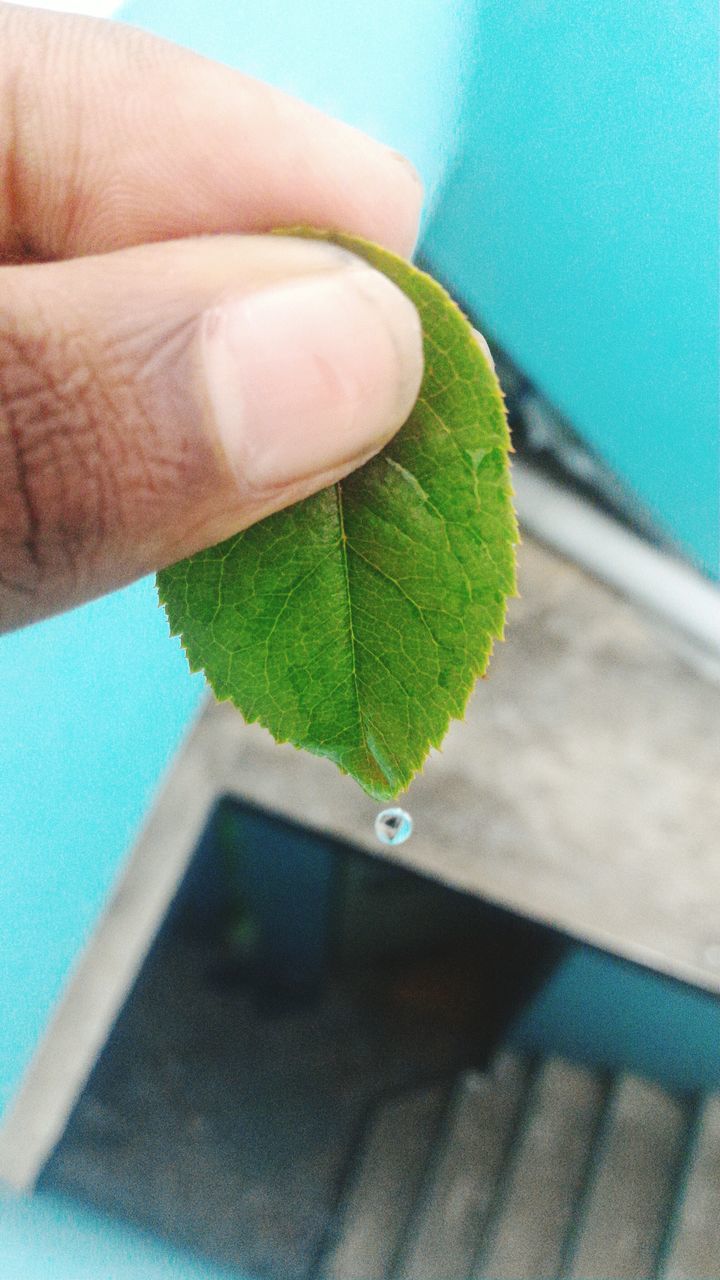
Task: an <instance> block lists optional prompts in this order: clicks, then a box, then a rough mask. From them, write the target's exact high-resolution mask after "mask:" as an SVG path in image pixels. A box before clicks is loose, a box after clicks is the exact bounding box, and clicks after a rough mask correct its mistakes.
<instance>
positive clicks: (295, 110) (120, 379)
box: [0, 3, 422, 630]
mask: <svg viewBox="0 0 720 1280" xmlns="http://www.w3.org/2000/svg"><path fill="white" fill-rule="evenodd" d="M0 174H2V175H3V179H2V184H1V185H0V264H2V265H0V630H7V629H9V628H12V627H15V626H20V625H23V624H24V623H27V622H30V621H33V620H34V619H36V618H40V617H43V616H45V615H46V614H49V613H52V612H54V611H56V610H58V609H62V608H66V607H69V606H71V605H74V604H77V603H79V602H80V601H82V600H85V599H88V598H90V597H92V596H94V595H98V594H100V593H102V592H104V591H108V590H111V589H113V588H115V587H118V586H120V585H122V584H124V583H126V582H129V581H130V580H132V579H133V578H135V577H138V576H140V575H141V574H144V573H146V572H148V571H150V570H153V569H157V568H159V567H161V566H163V565H165V564H168V563H171V562H172V561H174V560H178V559H180V558H181V557H183V556H185V555H188V554H190V553H191V552H193V551H196V550H198V549H200V548H201V547H204V546H208V545H211V544H213V543H215V542H218V541H220V540H221V539H222V538H225V537H228V536H229V535H230V534H232V533H234V532H235V531H237V530H238V529H241V528H245V527H246V526H248V525H250V524H252V523H253V522H254V521H256V520H259V519H261V518H262V517H263V516H265V515H268V514H269V513H270V512H272V511H275V510H277V509H279V508H281V507H284V506H287V505H288V504H289V503H292V502H295V501H297V500H298V499H300V498H302V497H305V496H307V495H308V494H309V493H312V492H314V491H315V490H317V489H320V488H322V487H323V486H325V485H327V484H330V483H332V482H333V481H335V480H337V479H339V478H340V477H341V476H343V475H345V474H347V472H349V471H351V470H352V469H353V468H354V467H356V466H359V465H360V464H361V463H362V462H364V461H366V460H367V458H369V457H371V456H372V455H373V454H374V453H376V452H377V451H378V450H379V449H380V448H381V447H382V446H383V444H384V443H385V442H386V441H387V440H388V439H389V438H390V437H391V436H392V434H393V433H394V432H395V431H396V430H397V428H398V427H399V426H401V424H402V422H403V421H404V420H405V418H406V417H407V416H408V414H409V412H410V409H411V407H412V405H413V403H414V400H415V399H416V397H417V393H418V390H419V386H420V380H421V376H422V342H421V333H420V324H419V320H418V316H417V313H416V312H415V309H414V307H413V306H412V304H411V303H410V302H409V301H408V299H407V298H406V297H405V296H404V294H402V293H401V292H400V291H399V290H398V289H397V288H396V287H395V285H393V284H391V283H390V281H388V280H387V279H386V277H385V276H383V275H381V274H380V273H378V272H376V271H374V270H373V269H372V268H370V267H369V266H368V265H367V264H365V263H364V262H361V261H360V260H359V259H357V258H355V257H353V256H352V255H350V254H347V253H345V252H344V251H343V250H340V249H339V248H337V247H335V246H333V245H330V244H327V243H322V242H317V241H303V240H300V239H291V238H282V237H277V236H268V235H264V234H263V233H264V232H267V231H269V230H271V229H272V228H273V227H278V226H292V225H296V224H305V225H311V226H319V227H334V228H339V229H342V230H345V231H349V232H354V233H356V234H358V235H362V236H365V237H367V238H369V239H372V240H377V241H380V242H381V243H384V244H386V245H387V246H388V247H389V248H392V249H394V250H396V251H397V252H399V253H409V252H410V251H411V249H412V246H413V243H414V239H415V235H416V231H417V219H418V213H419V206H420V200H421V192H420V187H419V183H418V181H417V179H416V177H415V176H414V173H413V171H412V170H411V168H410V166H409V165H407V164H406V163H405V162H404V161H403V159H402V158H401V157H399V156H397V155H396V154H395V153H394V152H392V151H389V150H388V149H386V148H385V147H383V146H381V145H380V144H378V143H375V142H373V141H371V140H370V139H369V138H366V137H365V136H364V135H363V134H360V133H358V132H357V131H356V130H353V129H350V128H349V127H348V126H345V125H342V124H340V123H338V122H336V121H333V120H330V119H328V118H327V117H325V116H323V115H322V114H321V113H319V112H317V111H315V110H313V109H312V108H310V107H307V106H305V105H303V104H301V103H299V102H296V101H294V100H292V99H290V98H288V97H286V96H285V95H283V94H281V93H280V92H278V91H276V90H274V89H271V88H269V87H268V86H266V85H263V84H260V83H258V82H256V81H253V80H250V79H248V78H246V77H244V76H241V75H239V74H238V73H236V72H233V71H230V70H229V69H227V68H225V67H221V66H218V65H215V64H213V63H211V62H208V61H206V60H205V59H202V58H199V57H197V56H195V55H194V54H192V53H189V52H187V51H185V50H181V49H179V48H176V47H174V46H172V45H170V44H167V43H166V42H164V41H161V40H157V39H155V38H153V37H151V36H148V35H145V34H142V33H140V32H138V31H134V30H132V29H131V28H128V27H124V26H120V25H114V24H111V23H106V22H100V21H94V20H91V19H85V18H75V17H68V16H64V15H63V16H61V15H56V14H49V13H44V12H40V11H36V10H25V9H21V8H16V7H15V6H12V5H7V4H3V3H0ZM241 233H242V234H241Z"/></svg>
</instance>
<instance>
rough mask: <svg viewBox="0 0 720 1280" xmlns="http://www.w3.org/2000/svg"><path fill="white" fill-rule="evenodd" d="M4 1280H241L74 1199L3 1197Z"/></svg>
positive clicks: (0, 1242)
mask: <svg viewBox="0 0 720 1280" xmlns="http://www.w3.org/2000/svg"><path fill="white" fill-rule="evenodd" d="M0 1268H1V1270H2V1276H3V1280H241V1277H240V1276H239V1274H238V1272H236V1271H232V1272H231V1271H226V1270H224V1269H221V1268H218V1267H214V1266H213V1265H212V1264H211V1263H208V1262H205V1261H201V1260H199V1259H198V1260H197V1261H196V1260H195V1259H193V1258H190V1257H188V1256H187V1254H184V1253H181V1252H180V1251H179V1250H176V1249H171V1248H169V1247H168V1245H167V1244H165V1242H160V1241H156V1240H153V1239H152V1237H150V1236H146V1235H143V1234H141V1233H140V1232H137V1231H133V1230H130V1229H129V1228H125V1227H122V1226H120V1225H118V1224H115V1223H112V1222H109V1221H108V1220H107V1219H105V1218H100V1217H98V1216H96V1215H95V1214H93V1213H91V1212H90V1211H89V1210H86V1209H81V1208H80V1207H79V1206H78V1205H76V1204H73V1202H72V1201H70V1200H65V1199H61V1198H59V1197H55V1196H35V1197H34V1198H33V1199H32V1200H25V1199H17V1198H15V1197H13V1196H8V1195H2V1194H0Z"/></svg>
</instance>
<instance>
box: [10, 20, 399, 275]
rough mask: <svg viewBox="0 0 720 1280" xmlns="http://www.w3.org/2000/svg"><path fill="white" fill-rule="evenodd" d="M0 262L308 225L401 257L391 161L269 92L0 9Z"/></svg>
mask: <svg viewBox="0 0 720 1280" xmlns="http://www.w3.org/2000/svg"><path fill="white" fill-rule="evenodd" d="M0 174H3V176H4V182H3V183H2V185H0V260H2V259H5V260H6V261H17V260H22V259H23V258H28V259H29V258H36V259H37V258H39V259H50V258H56V257H74V256H79V255H83V254H89V253H103V252H107V251H110V250H113V249H120V248H124V247H127V246H130V245H135V244H141V243H144V242H148V241H155V240H166V239H172V238H177V237H182V236H192V235H198V234H206V233H214V232H243V231H247V232H262V231H268V230H271V229H272V228H273V227H278V226H291V225H294V224H307V225H310V226H318V227H323V228H333V229H338V230H345V231H350V232H353V233H355V234H356V235H361V236H365V237H366V238H367V239H371V240H377V241H379V242H380V243H382V244H385V245H387V246H388V247H389V248H391V249H395V250H396V252H398V253H402V254H408V253H410V252H411V250H412V248H413V245H414V243H415V237H416V234H417V225H418V217H419V210H420V203H421V188H420V183H419V180H418V178H417V176H416V175H415V172H414V170H413V169H412V167H411V166H410V165H409V164H408V162H407V161H405V160H404V159H403V157H401V156H399V155H398V154H397V153H395V152H393V151H391V150H390V149H388V148H387V147H384V146H382V145H381V144H380V143H377V142H374V141H373V140H372V139H370V138H368V137H367V136H366V135H365V134H363V133H360V132H359V131H358V130H356V129H352V128H351V127H350V126H348V125H345V124H342V123H340V122H339V121H336V120H333V119H331V118H330V117H328V116H325V115H323V113H322V112H319V111H316V110H315V109H314V108H312V107H309V106H307V105H306V104H304V103H302V102H299V101H297V100H295V99H293V98H291V97H289V96H287V95H286V94H284V93H281V92H280V91H279V90H277V89H273V88H271V87H269V86H268V85H264V84H262V83H260V82H259V81H256V80H253V79H251V78H249V77H247V76H243V75H241V74H240V73H238V72H236V71H232V70H230V69H229V68H227V67H223V66H221V65H219V64H216V63H213V62H210V61H208V60H207V59H205V58H201V57H199V56H198V55H196V54H193V53H191V52H189V51H188V50H185V49H181V48H179V47H177V46H175V45H172V44H169V43H168V42H166V41H164V40H160V39H158V38H157V37H155V36H150V35H147V34H145V33H144V32H140V31H136V30H134V29H132V28H130V27H126V26H121V25H118V24H115V23H111V22H105V21H102V20H97V19H90V18H80V17H70V16H67V15H60V14H52V13H46V12H43V11H40V10H33V9H21V8H18V7H16V6H15V5H9V4H3V3H0Z"/></svg>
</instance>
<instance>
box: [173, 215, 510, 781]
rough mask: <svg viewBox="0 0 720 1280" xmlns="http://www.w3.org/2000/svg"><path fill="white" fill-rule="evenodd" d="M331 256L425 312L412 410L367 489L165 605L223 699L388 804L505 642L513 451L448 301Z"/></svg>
mask: <svg viewBox="0 0 720 1280" xmlns="http://www.w3.org/2000/svg"><path fill="white" fill-rule="evenodd" d="M302 234H310V235H317V236H319V237H320V236H322V235H323V233H319V232H318V233H316V232H303V233H302ZM326 238H328V239H332V240H334V241H335V242H337V243H339V244H341V245H343V246H344V247H345V248H348V249H351V250H352V251H353V252H355V253H357V254H360V255H361V256H363V257H364V258H366V259H368V261H369V262H371V263H372V264H373V266H375V267H377V268H379V269H380V270H381V271H384V272H385V273H386V275H388V276H389V277H390V278H391V279H392V280H394V281H395V283H396V284H397V285H399V287H400V288H401V289H403V290H404V292H405V293H406V294H407V295H408V297H410V298H411V299H412V300H413V302H414V303H415V305H416V307H417V309H418V311H419V313H420V317H421V320H422V326H423V333H424V342H425V376H424V379H423V384H422V388H421V392H420V397H419V399H418V401H417V404H416V405H415V408H414V409H413V411H412V413H411V415H410V417H409V419H408V421H407V422H406V424H405V425H404V427H403V428H402V430H401V431H400V432H399V434H398V435H397V436H396V437H395V438H394V439H393V440H392V441H391V443H390V444H389V445H388V446H387V447H386V448H385V449H384V450H383V452H382V453H381V454H379V455H378V456H377V457H376V458H374V459H373V460H372V461H371V462H369V463H367V464H366V465H365V466H364V467H363V468H362V469H361V470H360V471H356V472H355V473H354V474H353V475H351V476H349V477H348V478H347V479H346V480H343V481H342V482H341V483H339V484H336V485H334V486H333V487H332V488H330V489H325V490H323V491H322V492H321V493H318V494H316V495H315V496H314V497H311V498H307V499H305V500H304V501H303V502H300V503H298V504H297V505H296V506H294V507H291V508H289V509H287V510H285V511H281V512H280V513H278V514H277V515H273V516H270V517H269V518H267V519H266V520H263V521H262V522H261V523H260V524H257V525H254V526H253V527H252V528H250V529H247V530H245V531H244V532H242V533H238V534H237V535H236V536H235V537H233V538H229V539H228V540H227V541H226V542H223V543H221V544H220V545H219V546H217V547H213V548H211V549H210V550H208V551H203V552H201V553H200V554H199V555H195V556H192V557H191V558H190V559H188V560H184V561H183V562H182V563H180V564H176V565H173V566H172V567H171V568H169V569H165V570H163V572H162V573H160V574H159V575H158V590H159V593H160V600H161V602H162V603H163V604H164V605H165V608H166V610H167V614H168V618H169V621H170V627H171V630H172V632H173V634H175V635H180V636H181V637H182V642H183V645H184V647H185V650H186V653H187V656H188V660H189V663H190V666H191V668H192V670H193V671H196V670H200V669H202V670H204V671H205V674H206V676H207V678H208V680H209V682H210V684H211V686H212V688H213V690H214V692H215V694H216V696H217V697H218V698H220V699H230V700H231V701H232V702H233V703H234V704H235V705H236V706H237V707H238V708H239V709H240V711H241V712H242V714H243V715H244V717H245V719H246V720H248V721H259V722H260V723H261V724H263V725H265V726H266V727H267V728H268V729H269V730H270V732H271V733H272V734H273V736H274V737H275V738H276V739H277V741H278V742H292V743H294V744H295V745H296V746H298V747H305V748H306V749H307V750H309V751H314V752H316V753H317V754H318V755H323V756H328V757H329V758H330V759H331V760H334V761H335V763H336V764H337V765H338V767H339V768H340V769H342V770H343V771H344V772H347V773H350V774H352V776H353V777H354V778H356V779H357V781H358V782H359V783H360V785H361V786H362V787H364V789H365V790H366V791H368V792H369V793H370V795H372V796H375V797H377V798H378V799H382V800H385V799H389V798H391V797H393V796H396V795H397V794H398V793H399V792H400V791H401V790H403V789H404V788H405V787H406V786H407V785H408V783H409V782H410V780H411V778H412V777H413V774H415V773H416V772H417V770H418V769H419V768H420V767H421V766H422V764H423V761H424V759H425V757H426V755H427V753H428V751H429V749H430V748H431V747H432V746H439V744H440V742H441V741H442V739H443V737H444V735H445V733H446V731H447V728H448V724H449V721H450V719H451V717H461V716H462V715H463V713H464V710H465V705H466V702H467V699H468V696H469V694H470V692H471V690H472V688H473V685H474V683H475V681H476V679H477V677H478V676H479V675H481V674H483V673H484V671H485V668H486V666H487V663H488V659H489V657H490V653H491V650H492V647H493V642H494V640H495V639H496V638H498V637H501V636H502V633H503V625H504V618H505V602H506V597H507V596H508V595H510V594H511V593H513V592H514V590H515V556H514V544H515V542H516V540H517V529H516V524H515V517H514V514H513V509H512V502H511V497H510V494H511V489H510V480H509V471H508V449H509V444H510V442H509V436H508V430H507V423H506V417H505V410H504V406H503V400H502V394H501V391H500V388H499V386H498V383H497V379H496V378H495V375H494V374H493V372H492V371H491V369H490V367H489V364H488V362H487V360H486V358H485V356H484V355H483V353H482V352H481V351H480V349H479V347H478V345H477V343H476V341H475V339H474V338H473V334H472V330H471V328H470V325H469V324H468V322H467V320H466V319H465V318H464V317H463V315H462V314H461V312H460V311H459V310H458V308H457V307H456V306H455V304H454V302H452V301H451V299H450V298H449V297H448V295H447V294H446V293H445V292H444V290H443V289H442V288H441V287H440V286H439V285H438V284H437V283H436V282H435V281H434V280H432V279H431V278H430V277H429V276H427V275H425V274H424V273H422V272H420V271H418V270H416V269H415V268H414V267H412V266H410V265H409V264H408V263H407V262H405V261H403V260H401V259H400V258H397V257H395V255H394V254H392V253H389V252H388V251H387V250H385V249H381V248H378V247H377V246H375V245H371V244H367V243H365V242H364V241H361V240H357V239H355V238H353V237H349V236H344V235H334V234H333V235H328V236H327V237H326Z"/></svg>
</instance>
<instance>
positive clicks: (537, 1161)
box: [436, 1059, 605, 1280]
mask: <svg viewBox="0 0 720 1280" xmlns="http://www.w3.org/2000/svg"><path fill="white" fill-rule="evenodd" d="M604 1098H605V1086H604V1082H603V1080H602V1079H601V1077H600V1076H598V1075H596V1074H593V1073H591V1072H589V1071H586V1070H584V1069H583V1068H582V1067H577V1066H573V1065H572V1064H571V1063H568V1062H562V1061H560V1060H558V1059H551V1060H550V1061H549V1062H547V1063H546V1064H545V1065H544V1066H542V1067H541V1068H540V1069H539V1071H538V1073H537V1076H536V1079H535V1081H534V1083H533V1087H532V1089H531V1090H530V1093H529V1096H528V1100H527V1107H526V1112H525V1117H524V1123H523V1128H522V1131H521V1132H520V1134H519V1135H518V1139H517V1141H516V1143H515V1149H514V1151H513V1153H512V1157H511V1160H510V1165H509V1169H508V1174H507V1179H506V1183H505V1187H504V1194H503V1196H502V1203H501V1205H500V1206H499V1208H498V1213H497V1216H496V1220H495V1222H494V1224H493V1226H492V1228H491V1230H490V1232H489V1236H488V1241H487V1244H486V1246H485V1247H484V1248H483V1250H482V1251H481V1254H480V1258H479V1263H478V1265H476V1267H475V1269H474V1271H473V1273H472V1274H473V1276H474V1277H475V1278H476V1280H518V1277H536V1276H555V1275H557V1274H558V1272H559V1270H560V1267H561V1264H562V1259H563V1250H564V1247H565V1241H566V1239H567V1235H568V1231H569V1229H570V1226H571V1223H572V1218H573V1210H574V1207H575V1205H576V1203H577V1200H578V1197H579V1196H580V1193H581V1191H582V1188H583V1186H584V1183H585V1175H586V1171H587V1168H588V1162H589V1158H590V1153H591V1152H592V1150H593V1144H594V1140H595V1135H596V1132H597V1129H598V1124H599V1121H600V1117H601V1114H602V1109H603V1103H604ZM436 1275H437V1272H436Z"/></svg>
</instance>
